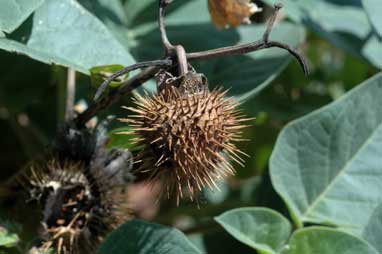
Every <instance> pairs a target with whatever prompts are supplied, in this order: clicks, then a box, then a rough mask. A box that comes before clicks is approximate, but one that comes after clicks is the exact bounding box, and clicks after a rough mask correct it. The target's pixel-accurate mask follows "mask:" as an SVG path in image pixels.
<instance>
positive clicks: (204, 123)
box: [120, 72, 248, 203]
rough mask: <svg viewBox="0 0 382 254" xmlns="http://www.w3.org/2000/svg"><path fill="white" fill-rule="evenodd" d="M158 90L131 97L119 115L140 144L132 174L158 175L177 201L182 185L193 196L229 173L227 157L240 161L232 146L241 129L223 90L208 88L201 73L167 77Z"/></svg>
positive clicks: (240, 121)
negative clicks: (132, 100)
mask: <svg viewBox="0 0 382 254" xmlns="http://www.w3.org/2000/svg"><path fill="white" fill-rule="evenodd" d="M165 83H167V85H164V87H163V84H161V85H162V88H161V89H160V91H159V92H158V94H153V95H146V96H144V97H141V96H137V97H136V100H135V104H136V107H134V108H132V107H130V108H127V109H128V110H130V111H132V112H134V113H135V115H132V116H130V117H129V118H127V119H120V120H121V121H122V122H126V123H128V124H129V126H131V127H133V130H132V131H130V132H123V133H121V134H135V135H138V136H139V137H138V138H137V140H136V142H137V143H138V145H143V146H144V148H143V150H142V151H141V152H140V153H139V154H138V156H137V158H136V162H138V163H139V165H138V169H137V171H138V172H142V173H148V174H149V175H150V176H149V179H160V180H162V181H163V183H164V185H165V186H166V187H167V195H168V196H170V194H171V193H173V192H175V193H176V197H177V202H178V203H179V199H180V198H182V197H183V196H184V194H183V191H182V189H183V188H184V187H186V188H187V189H188V193H189V197H190V199H191V200H193V199H194V198H195V197H196V195H197V193H198V192H199V191H201V190H202V188H203V187H204V186H209V187H210V188H213V187H214V186H215V187H216V188H217V185H216V183H215V182H216V181H217V180H220V179H222V178H224V177H226V176H228V175H233V174H234V172H235V171H234V168H233V167H232V165H231V163H230V161H231V160H233V161H236V162H237V163H239V164H241V165H242V163H243V159H242V158H241V155H242V154H244V153H243V152H241V151H240V150H239V149H238V148H237V147H236V146H235V144H234V142H235V141H240V140H241V139H240V136H241V135H240V134H241V132H240V130H241V129H242V128H244V127H246V126H245V125H244V124H243V122H244V121H247V120H248V119H244V118H243V117H242V115H241V113H240V112H239V110H238V109H237V106H238V103H237V102H235V101H234V100H233V99H230V98H225V97H224V96H225V95H226V92H222V91H220V90H213V91H211V92H210V91H209V90H208V87H207V84H206V79H205V78H204V76H202V75H200V74H197V73H194V72H189V73H187V74H186V75H185V76H183V77H180V78H178V79H171V78H169V79H167V81H165Z"/></svg>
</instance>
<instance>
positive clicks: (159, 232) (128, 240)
mask: <svg viewBox="0 0 382 254" xmlns="http://www.w3.org/2000/svg"><path fill="white" fill-rule="evenodd" d="M98 253H99V254H108V253H113V254H126V253H136V254H194V253H200V251H199V250H197V249H196V247H194V246H193V245H192V244H191V243H190V242H189V241H188V240H187V238H186V236H184V235H183V234H182V233H181V232H180V231H179V230H177V229H175V228H170V227H165V226H161V225H157V224H151V223H147V222H144V221H140V220H133V221H130V222H127V223H125V224H124V225H122V226H121V227H120V228H118V229H117V230H115V231H114V232H112V233H111V234H110V235H109V237H107V238H106V240H105V242H104V243H103V244H102V245H101V246H100V248H99V250H98Z"/></svg>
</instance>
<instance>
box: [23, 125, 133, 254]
mask: <svg viewBox="0 0 382 254" xmlns="http://www.w3.org/2000/svg"><path fill="white" fill-rule="evenodd" d="M106 141H107V138H106V137H105V136H104V135H103V134H101V132H100V131H98V130H97V131H90V130H82V131H79V130H77V129H75V128H71V127H65V128H63V129H61V130H60V131H59V135H58V137H57V139H56V140H55V142H54V145H53V148H52V149H51V150H50V152H49V154H48V155H47V156H45V157H44V158H43V159H40V160H38V161H35V162H32V163H30V165H29V166H28V167H27V168H26V169H25V170H24V171H23V173H22V174H21V175H20V176H18V177H17V180H18V183H19V184H20V186H22V187H23V189H24V192H25V195H26V202H27V204H30V205H33V204H34V205H37V206H39V207H40V209H41V215H40V227H39V229H38V234H39V238H40V240H39V241H37V243H36V244H35V246H34V247H33V248H32V249H31V250H30V251H29V253H49V251H51V250H52V251H53V252H52V253H58V254H90V253H95V251H96V248H97V247H98V245H99V243H100V242H101V241H102V240H103V239H104V237H105V236H106V235H107V234H108V233H109V232H111V231H112V230H113V229H115V228H116V227H118V226H119V225H121V224H122V223H124V222H125V221H126V220H128V219H129V218H130V217H131V212H130V210H129V208H128V206H127V203H126V195H127V191H126V183H127V182H129V181H132V180H133V177H132V175H131V174H130V170H131V167H132V155H131V153H130V152H129V151H128V150H122V149H111V150H107V149H106V147H105V145H106Z"/></svg>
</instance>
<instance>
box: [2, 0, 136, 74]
mask: <svg viewBox="0 0 382 254" xmlns="http://www.w3.org/2000/svg"><path fill="white" fill-rule="evenodd" d="M0 48H2V49H5V50H7V51H11V52H18V53H22V54H26V55H28V56H30V57H32V58H34V59H36V60H39V61H42V62H44V63H55V64H59V65H64V66H67V67H72V68H74V69H76V70H78V71H80V72H83V73H86V74H88V73H89V69H90V68H92V67H93V66H100V65H109V64H121V65H128V64H132V63H133V62H134V60H133V58H132V57H131V55H130V54H129V52H127V51H126V49H125V48H124V47H123V46H122V45H121V44H120V43H119V42H118V41H117V40H116V39H115V38H114V37H113V36H112V35H111V33H110V32H109V31H108V29H107V28H106V27H105V26H104V24H102V22H100V21H99V20H98V19H97V18H95V17H94V16H93V15H92V14H91V13H89V12H88V11H87V10H86V9H84V8H83V7H82V6H81V5H80V4H78V3H77V2H76V1H71V0H49V1H46V2H45V3H44V4H43V5H42V6H41V7H40V8H38V9H37V10H36V11H35V13H34V15H33V17H32V18H31V19H29V20H28V21H27V22H25V23H24V24H23V25H22V26H21V27H20V28H19V29H18V30H17V31H15V32H14V33H12V34H11V35H10V36H9V37H8V38H0Z"/></svg>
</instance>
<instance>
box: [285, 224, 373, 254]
mask: <svg viewBox="0 0 382 254" xmlns="http://www.w3.org/2000/svg"><path fill="white" fill-rule="evenodd" d="M282 253H283V254H307V253H309V254H361V253H362V254H378V252H377V251H376V250H375V249H373V248H372V247H371V246H370V245H369V244H368V243H367V242H365V241H363V240H362V239H360V238H357V237H355V236H353V235H350V234H347V233H344V232H341V231H337V230H335V229H330V228H322V227H309V228H306V229H301V230H298V231H296V232H295V233H294V234H293V235H292V238H291V239H290V241H289V244H288V246H286V248H285V249H284V251H283V252H282Z"/></svg>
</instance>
